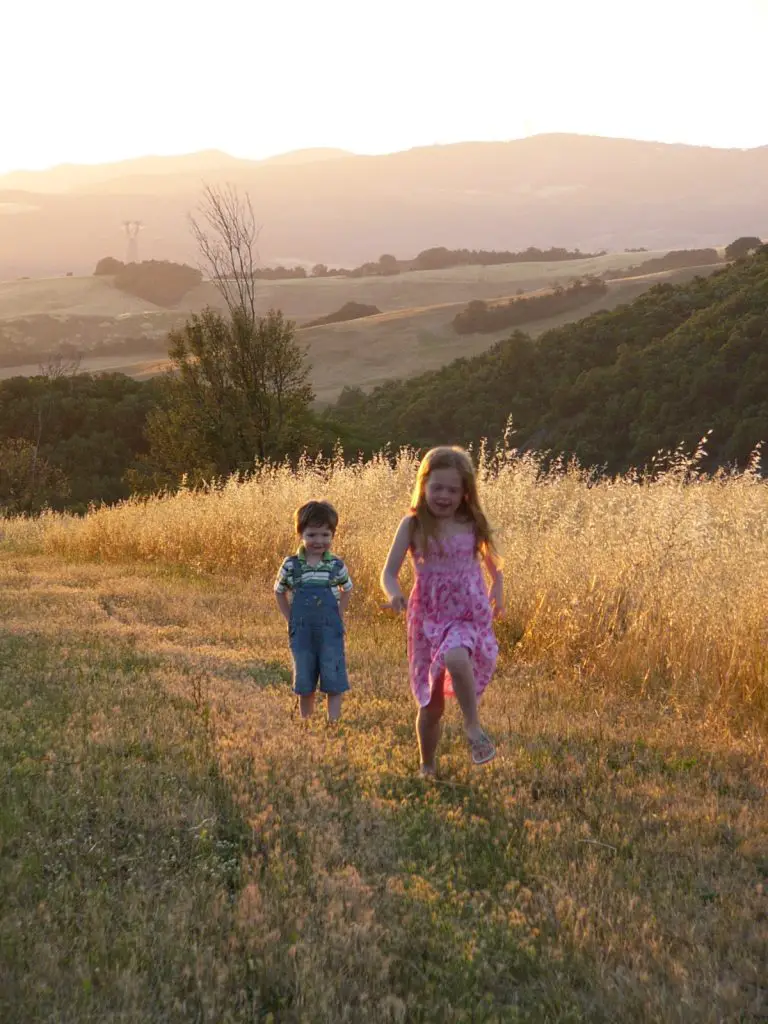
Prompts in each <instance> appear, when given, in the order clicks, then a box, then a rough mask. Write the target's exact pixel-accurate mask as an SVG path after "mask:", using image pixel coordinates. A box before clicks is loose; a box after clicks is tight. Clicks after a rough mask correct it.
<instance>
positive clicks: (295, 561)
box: [290, 555, 302, 590]
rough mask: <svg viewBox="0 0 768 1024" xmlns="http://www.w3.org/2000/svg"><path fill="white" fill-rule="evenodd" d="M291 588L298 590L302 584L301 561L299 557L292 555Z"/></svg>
mask: <svg viewBox="0 0 768 1024" xmlns="http://www.w3.org/2000/svg"><path fill="white" fill-rule="evenodd" d="M290 561H291V586H292V587H293V589H294V590H297V589H298V588H299V586H300V584H301V576H302V572H301V559H300V558H299V556H298V555H291V560H290Z"/></svg>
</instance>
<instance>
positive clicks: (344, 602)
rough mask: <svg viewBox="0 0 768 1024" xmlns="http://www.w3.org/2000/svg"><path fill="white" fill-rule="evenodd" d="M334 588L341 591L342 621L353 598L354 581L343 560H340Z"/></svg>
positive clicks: (340, 612) (340, 608)
mask: <svg viewBox="0 0 768 1024" xmlns="http://www.w3.org/2000/svg"><path fill="white" fill-rule="evenodd" d="M333 586H334V587H337V588H338V591H339V615H341V617H342V619H343V618H344V615H345V613H346V610H347V608H348V607H349V599H350V597H351V596H352V580H351V578H350V575H349V571H348V570H347V567H346V565H345V564H344V562H342V560H341V559H339V560H338V570H337V573H336V576H335V578H334V580H333Z"/></svg>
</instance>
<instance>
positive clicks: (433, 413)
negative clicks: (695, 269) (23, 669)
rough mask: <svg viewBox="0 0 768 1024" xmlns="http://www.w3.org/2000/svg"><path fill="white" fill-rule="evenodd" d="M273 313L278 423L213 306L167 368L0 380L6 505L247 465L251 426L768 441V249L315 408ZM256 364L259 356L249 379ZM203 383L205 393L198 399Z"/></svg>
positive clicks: (179, 341) (637, 447)
mask: <svg viewBox="0 0 768 1024" xmlns="http://www.w3.org/2000/svg"><path fill="white" fill-rule="evenodd" d="M270 317H271V319H269V318H268V319H267V320H265V321H264V326H263V327H262V328H260V330H262V333H263V334H264V338H265V339H272V340H271V341H270V342H269V344H270V345H271V346H272V348H271V349H269V351H270V352H272V355H271V356H270V358H271V359H272V360H273V362H274V360H275V359H277V358H278V356H280V358H281V359H283V362H282V363H280V364H279V365H280V366H281V367H282V369H281V373H282V374H283V375H285V374H286V373H287V374H289V375H290V374H293V375H294V377H295V388H294V392H293V397H292V398H291V401H290V402H288V403H287V404H286V401H285V400H284V399H281V400H280V401H281V402H282V407H281V412H280V417H279V420H276V419H275V416H274V414H273V412H270V406H269V402H270V401H271V399H269V400H265V399H264V397H263V396H259V395H258V394H257V393H256V392H255V391H250V392H249V391H247V389H243V388H239V385H238V383H237V380H238V374H239V373H241V372H242V369H243V366H244V365H245V364H243V353H244V352H245V351H246V349H244V348H243V344H245V342H242V338H241V339H240V342H238V344H237V345H235V346H234V347H233V348H232V353H231V357H230V356H226V353H225V350H226V347H227V339H226V337H225V333H226V325H225V324H224V323H223V322H222V321H221V318H217V316H216V315H215V314H211V315H210V318H211V323H210V324H208V323H207V321H206V318H205V315H204V316H203V317H195V318H192V320H191V321H190V325H189V326H188V328H186V329H185V332H184V333H178V332H177V333H176V335H175V336H172V340H173V338H174V337H175V340H173V344H172V345H171V355H172V357H173V353H174V352H176V358H177V363H178V368H179V370H180V373H179V375H178V376H177V377H176V379H175V381H174V380H171V379H170V378H157V379H155V380H151V381H149V382H145V383H142V382H138V381H134V380H131V379H130V378H128V377H124V376H122V375H120V374H101V375H98V376H93V375H89V374H73V375H67V374H66V373H62V372H59V373H56V372H53V373H52V374H51V375H49V376H47V377H46V376H39V377H33V378H22V377H16V378H12V379H10V380H6V381H2V382H0V507H3V508H5V510H6V511H8V512H15V511H34V510H35V509H37V508H39V507H41V506H42V505H44V504H49V505H51V506H52V507H55V508H72V509H75V510H83V509H84V508H86V507H87V504H88V503H89V502H91V501H96V502H101V501H106V502H113V501H116V500H119V499H121V498H123V497H125V496H127V494H128V493H129V490H130V488H129V484H128V481H131V482H132V483H133V484H135V485H136V486H140V485H141V480H142V472H143V473H144V477H143V479H144V487H145V489H146V487H147V482H149V483H150V484H152V485H157V486H162V485H165V486H168V485H171V486H172V485H173V484H174V483H175V482H178V480H179V478H180V475H181V473H182V472H185V473H188V474H189V477H190V479H201V478H206V474H210V473H211V472H215V473H226V472H228V471H242V470H243V469H247V464H248V459H250V455H249V454H248V453H249V452H252V451H254V447H253V443H252V441H249V438H252V437H255V436H257V435H258V437H259V438H260V439H261V440H260V441H259V447H260V450H261V451H263V452H265V453H267V454H268V455H269V457H272V458H276V457H277V458H279V457H281V456H288V457H291V458H292V457H295V456H296V455H298V453H299V452H300V448H301V444H302V443H306V444H308V445H309V446H310V447H311V448H313V449H314V450H317V449H322V450H325V451H330V450H331V449H332V447H333V444H334V441H335V439H336V438H340V439H341V441H342V443H343V445H344V446H345V449H346V450H347V451H348V452H352V451H357V450H360V451H362V452H363V453H370V452H372V451H374V450H377V449H379V448H381V447H383V446H385V445H387V444H389V445H391V446H395V447H397V446H400V445H404V444H407V445H414V446H417V447H422V446H426V445H432V444H436V443H444V442H456V443H465V444H466V443H469V442H476V441H478V440H479V439H480V438H483V437H485V438H488V439H489V440H491V441H494V440H497V439H500V438H501V436H502V435H503V433H504V430H505V426H506V424H507V421H508V418H509V417H510V416H511V417H512V418H513V421H514V425H515V430H516V433H515V435H514V442H515V444H517V445H518V446H519V447H521V448H535V449H538V450H546V451H549V452H552V453H555V454H559V453H563V454H566V455H575V456H576V457H577V458H578V459H579V460H580V461H581V462H582V463H584V464H588V465H596V466H600V467H602V468H605V469H607V470H608V471H609V472H618V471H622V470H625V469H627V468H629V467H630V466H641V465H644V464H646V463H647V462H648V461H649V460H651V459H652V458H653V457H654V456H655V455H656V453H657V452H658V451H659V450H660V449H673V448H675V447H676V446H677V445H678V444H680V443H681V442H682V443H684V444H685V445H686V446H688V447H693V446H695V445H696V444H697V442H698V441H699V439H700V438H701V437H702V436H703V435H704V434H705V433H706V432H707V431H709V430H711V431H712V435H711V438H710V440H709V442H708V446H707V450H708V464H709V466H710V468H712V467H714V466H716V465H723V464H730V463H734V462H735V463H739V464H741V465H743V464H745V463H746V461H747V459H748V458H749V455H750V453H751V452H752V450H753V449H754V447H755V445H756V444H757V443H758V442H760V441H768V246H764V247H762V248H761V249H760V250H759V251H758V252H757V253H755V254H754V255H751V256H748V257H746V258H744V259H742V260H739V261H738V262H736V263H733V264H730V265H728V266H727V267H725V268H724V269H723V270H720V271H717V272H716V273H714V274H713V275H711V276H709V277H706V278H696V279H694V280H693V281H691V282H688V283H686V284H683V285H678V286H675V287H673V286H670V285H666V284H662V285H658V286H657V287H655V288H653V289H652V290H650V291H648V292H646V293H644V294H643V295H642V296H640V298H638V299H636V300H635V301H634V302H633V303H631V304H629V305H626V306H622V307H620V308H618V309H615V310H613V311H612V312H603V313H597V314H595V315H593V316H590V317H588V318H586V319H584V320H581V321H579V322H578V323H572V324H569V325H567V326H564V327H560V328H557V329H554V330H550V331H548V332H546V333H545V334H543V335H542V336H540V337H539V338H538V339H536V340H532V339H531V338H530V337H529V336H528V335H526V334H525V333H523V332H522V331H516V332H515V333H513V334H512V335H511V336H510V337H509V338H508V339H506V340H505V341H501V342H499V343H497V344H496V345H494V346H493V347H492V348H491V349H489V351H488V352H486V353H485V354H483V355H481V356H477V357H475V358H472V359H459V360H456V361H455V362H453V363H450V364H449V365H447V366H445V367H443V368H442V369H440V370H438V371H435V372H432V373H425V374H422V375H421V376H419V377H415V378H412V379H410V380H405V381H392V382H390V383H387V384H384V385H382V386H381V387H379V388H376V389H375V390H374V391H373V392H372V393H371V394H370V395H366V394H364V393H363V392H361V391H359V390H352V389H346V390H345V391H344V392H342V394H341V396H340V398H339V400H338V402H337V403H336V404H335V405H334V406H333V407H331V408H330V409H327V410H325V411H323V412H321V413H317V412H315V413H311V412H310V411H308V408H307V402H308V401H309V396H310V394H311V392H310V388H309V386H308V383H309V382H311V377H310V378H309V382H307V381H305V377H304V371H302V370H301V367H300V365H299V363H297V362H296V360H297V358H298V359H299V360H300V358H301V356H300V354H299V356H298V357H297V355H296V353H300V349H299V348H292V345H293V342H292V340H291V336H292V335H291V332H292V330H293V328H292V325H290V323H289V322H287V321H283V320H282V318H280V317H279V314H275V315H272V314H270ZM206 332H207V333H206ZM222 332H224V333H222ZM206 337H208V338H209V339H214V340H216V339H218V340H216V345H214V346H213V348H212V350H211V352H212V354H211V356H210V359H209V361H208V363H205V361H204V362H203V363H196V362H189V358H190V353H191V354H192V355H194V353H195V345H196V344H198V341H199V342H200V343H201V344H202V343H204V342H205V338H206ZM196 339H197V340H196ZM241 342H242V343H241ZM201 351H202V350H201ZM206 358H208V357H206ZM227 359H229V360H230V361H229V363H228V362H227ZM185 360H186V362H185ZM275 365H278V364H277V363H275ZM197 366H201V367H202V368H205V367H206V366H208V371H209V377H208V378H204V377H201V378H199V379H198V375H197V374H198V371H197V370H196V369H195V367H197ZM260 372H261V371H260V370H259V367H258V366H257V365H255V364H254V367H253V372H252V373H251V374H250V377H249V378H248V379H249V380H251V381H254V380H256V381H258V379H259V378H258V373H260ZM185 374H186V376H185ZM190 374H191V376H190ZM245 379H246V378H245V377H243V380H245ZM206 380H208V381H213V382H214V385H215V386H214V385H211V384H210V383H206ZM185 381H186V382H187V383H186V384H185ZM190 382H191V383H190ZM249 386H252V385H249ZM215 388H218V389H219V390H218V391H216V395H217V396H218V397H216V400H215V401H214V402H212V401H211V400H209V398H206V395H208V396H210V395H212V394H213V391H214V390H215ZM291 403H293V404H291ZM249 409H250V410H251V411H250V412H249ZM257 415H258V417H260V419H257ZM249 417H250V419H249ZM251 420H253V423H251ZM148 425H149V431H148V432H147V428H148ZM217 431H219V432H221V433H222V436H221V437H220V438H219V439H218V441H217V436H218V435H217ZM224 434H226V437H225V436H224ZM198 436H199V438H200V439H201V440H200V445H202V444H203V441H204V451H203V448H202V447H200V445H198V446H197V448H196V445H197V441H196V440H195V439H196V438H197V437H198ZM175 437H178V438H181V439H182V442H183V443H181V442H175V441H174V440H173V439H174V438H175ZM153 439H154V440H153ZM193 442H194V443H193ZM153 443H154V444H155V445H156V447H154V448H153ZM249 445H250V446H249ZM198 449H199V450H198ZM230 453H231V454H230ZM163 474H165V475H163Z"/></svg>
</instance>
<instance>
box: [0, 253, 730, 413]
mask: <svg viewBox="0 0 768 1024" xmlns="http://www.w3.org/2000/svg"><path fill="white" fill-rule="evenodd" d="M592 262H593V261H592ZM527 266H531V265H530V264H527ZM547 266H549V265H547ZM553 266H554V265H553ZM560 266H562V265H561V264H560ZM468 269H469V270H471V271H477V270H478V269H481V268H468ZM486 269H488V270H499V269H504V268H498V267H490V268H486ZM712 269H714V268H701V267H698V268H692V269H691V270H678V271H670V272H667V273H662V274H654V275H651V276H648V277H636V278H629V279H626V280H621V281H611V282H609V283H608V294H607V295H605V296H603V297H602V298H600V299H597V300H595V301H594V302H592V303H589V304H588V305H585V306H582V307H580V308H579V309H576V310H573V311H572V312H571V313H569V314H564V315H561V316H558V317H552V318H550V319H547V320H537V321H533V322H532V323H531V324H530V325H527V326H526V325H524V326H523V327H522V328H521V329H523V330H525V331H527V333H529V334H531V335H533V336H534V337H536V336H538V335H539V334H542V333H543V332H544V331H546V330H549V329H550V328H552V327H559V326H562V325H563V324H565V323H569V322H571V321H573V320H577V319H581V318H582V317H585V316H588V315H589V314H590V313H593V312H596V311H597V310H599V309H612V308H614V307H615V306H618V305H621V304H622V303H624V302H630V301H632V299H634V298H636V297H637V296H638V295H639V294H641V293H642V292H643V291H646V290H647V289H648V288H650V287H652V286H653V285H655V284H658V283H660V282H662V281H666V282H669V283H671V284H677V283H681V282H683V281H686V280H689V279H690V278H691V277H694V276H695V275H696V274H704V273H706V272H708V271H711V270H712ZM449 273H451V272H450V271H446V272H445V274H449ZM409 276H414V277H416V276H420V275H409ZM381 280H384V281H386V280H391V279H381ZM288 283H290V284H292V285H294V286H297V287H298V286H299V285H303V284H309V285H314V284H315V282H286V284H288ZM324 283H328V282H321V281H318V282H317V284H318V285H320V284H324ZM347 283H349V284H357V283H364V282H352V281H350V282H347ZM539 283H540V284H541V282H539ZM551 283H553V282H550V284H551ZM491 292H492V295H491V297H493V298H498V299H503V298H511V297H512V296H513V295H514V292H513V293H511V294H510V293H508V292H504V293H502V294H498V289H497V288H496V289H493V288H492V289H491ZM470 297H472V298H476V297H478V293H477V290H474V291H472V293H471V296H470ZM1 299H2V296H1V295H0V301H1ZM313 301H314V300H313ZM334 301H336V300H334ZM467 301H468V300H467ZM465 305H466V301H464V300H462V301H452V302H443V303H438V304H431V305H429V304H425V305H421V306H418V307H414V308H396V309H390V310H388V311H387V312H383V313H381V314H380V315H378V316H371V317H365V318H363V319H360V320H351V321H347V322H346V323H339V324H328V325H326V326H323V327H309V328H302V329H300V331H299V335H298V337H299V340H300V341H301V342H302V344H306V345H307V347H308V355H309V360H310V362H311V363H312V365H313V375H312V380H313V385H314V388H315V392H316V395H317V398H318V401H319V402H321V403H323V402H331V401H333V400H334V399H335V398H336V397H337V396H338V394H339V392H340V391H341V389H342V388H343V387H345V386H349V387H362V388H370V387H375V386H376V385H377V384H381V383H383V382H384V381H386V380H390V379H392V378H393V377H408V376H412V375H414V374H418V373H422V372H425V371H427V370H434V369H438V368H439V367H440V366H443V365H444V364H445V363H447V362H450V361H451V360H452V359H456V358H458V357H460V356H473V355H477V354H478V353H480V352H484V351H485V350H486V349H488V348H490V346H491V345H493V344H494V343H495V342H496V341H498V340H500V339H501V338H505V337H508V336H509V334H510V333H511V331H510V329H506V330H503V331H499V332H497V333H495V334H473V335H458V334H456V332H455V331H454V330H453V327H452V326H451V322H452V320H453V318H454V316H455V315H456V314H457V313H458V312H460V311H461V310H462V309H463V308H464V306H465ZM379 308H380V307H379ZM183 316H184V314H183V313H177V314H175V315H173V316H172V315H171V314H168V313H166V314H158V313H154V314H152V317H153V319H158V318H162V321H163V322H164V323H165V322H166V321H168V326H170V321H171V320H173V319H180V318H183ZM145 317H146V314H142V315H136V316H133V315H132V316H130V317H126V319H125V324H126V325H127V324H128V323H130V322H131V321H132V320H134V321H135V322H136V324H137V333H138V332H139V330H140V329H142V327H143V323H144V321H145ZM126 329H127V328H126ZM163 338H164V335H163V334H162V333H158V336H157V341H156V344H157V346H158V349H161V348H162V346H163ZM166 366H167V364H166V362H165V361H164V360H163V358H162V355H161V353H160V351H151V352H147V353H146V354H141V353H139V354H130V355H112V356H103V357H95V358H88V356H87V355H86V356H85V357H84V358H83V359H82V361H81V364H80V369H81V370H82V371H84V372H91V373H98V372H102V371H112V372H120V373H126V374H128V375H129V376H131V377H135V378H137V379H144V378H146V377H150V376H153V375H154V374H157V373H161V372H163V370H164V369H165V368H166ZM36 373H39V365H38V364H37V363H28V364H24V365H21V366H14V367H0V379H2V378H6V377H14V376H32V375H34V374H36Z"/></svg>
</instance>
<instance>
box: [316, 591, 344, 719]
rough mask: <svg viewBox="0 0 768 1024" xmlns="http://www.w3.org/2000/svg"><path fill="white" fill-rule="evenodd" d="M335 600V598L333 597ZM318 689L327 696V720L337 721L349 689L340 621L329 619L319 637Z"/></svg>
mask: <svg viewBox="0 0 768 1024" xmlns="http://www.w3.org/2000/svg"><path fill="white" fill-rule="evenodd" d="M334 600H335V598H334ZM319 660H320V690H321V692H322V693H324V694H325V695H326V696H327V698H328V721H329V722H338V721H339V719H340V718H341V704H342V698H343V696H344V694H345V693H346V692H347V690H348V689H349V679H348V677H347V660H346V655H345V651H344V633H343V630H342V628H341V623H340V622H339V623H338V627H337V624H336V623H334V622H333V620H331V624H330V625H326V627H325V628H324V630H323V632H322V634H321V637H320V659H319Z"/></svg>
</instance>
